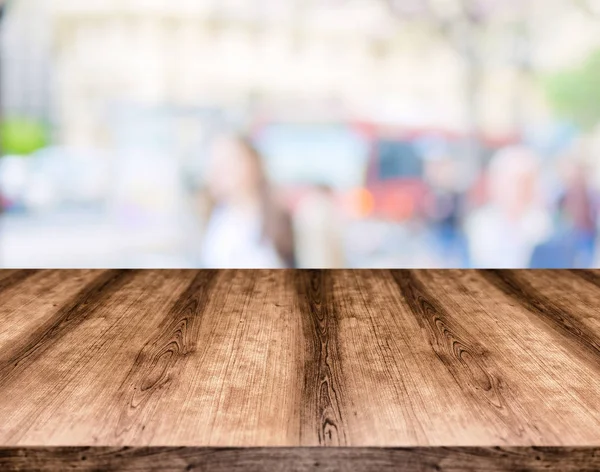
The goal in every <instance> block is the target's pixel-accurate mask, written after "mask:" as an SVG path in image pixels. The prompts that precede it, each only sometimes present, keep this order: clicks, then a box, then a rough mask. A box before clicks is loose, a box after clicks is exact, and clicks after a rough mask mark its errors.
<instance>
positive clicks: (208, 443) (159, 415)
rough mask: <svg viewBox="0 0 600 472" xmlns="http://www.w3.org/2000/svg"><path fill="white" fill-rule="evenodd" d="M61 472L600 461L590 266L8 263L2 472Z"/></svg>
mask: <svg viewBox="0 0 600 472" xmlns="http://www.w3.org/2000/svg"><path fill="white" fill-rule="evenodd" d="M306 446H308V447H306ZM67 469H68V470H207V471H208V470H210V471H221V470H245V471H252V470H282V471H283V470H327V471H329V470H365V471H366V470H373V471H386V470H438V471H440V470H443V471H446V470H456V471H459V470H460V471H462V470H515V469H518V470H538V469H539V470H548V469H551V470H561V471H564V470H600V272H596V271H468V270H412V271H406V270H391V271H390V270H369V271H363V270H334V271H324V270H323V271H319V270H316V271H301V270H288V271H281V270H272V271H271V270H198V271H191V270H143V271H134V270H104V271H98V270H66V271H65V270H39V271H35V270H29V271H28V270H4V271H0V470H67Z"/></svg>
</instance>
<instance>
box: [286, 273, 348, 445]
mask: <svg viewBox="0 0 600 472" xmlns="http://www.w3.org/2000/svg"><path fill="white" fill-rule="evenodd" d="M295 280H296V291H297V298H298V303H299V305H300V307H301V313H300V315H301V316H302V324H303V332H304V337H305V339H306V345H307V349H306V353H307V357H306V361H305V364H304V385H303V388H302V403H303V404H302V410H301V411H302V413H301V417H302V418H304V419H305V420H304V421H302V424H306V425H311V424H313V423H315V420H316V423H315V425H314V427H310V428H309V429H308V430H306V431H305V430H304V428H303V429H302V430H301V436H308V437H311V435H312V433H314V432H315V431H316V433H317V437H318V442H319V444H322V445H324V446H341V445H344V444H346V443H347V440H346V433H345V428H344V421H343V417H342V407H341V396H342V383H341V381H342V372H341V359H340V356H339V346H338V343H337V339H336V338H337V320H336V313H335V307H334V306H333V304H332V302H331V291H332V288H331V284H332V279H331V274H330V273H328V272H326V271H321V270H309V271H301V272H299V273H298V274H297V276H296V277H295Z"/></svg>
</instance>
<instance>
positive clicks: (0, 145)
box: [0, 118, 48, 155]
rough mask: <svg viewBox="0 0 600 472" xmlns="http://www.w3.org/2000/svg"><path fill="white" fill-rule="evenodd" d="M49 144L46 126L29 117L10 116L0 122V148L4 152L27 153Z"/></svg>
mask: <svg viewBox="0 0 600 472" xmlns="http://www.w3.org/2000/svg"><path fill="white" fill-rule="evenodd" d="M47 144H48V137H47V131H46V127H45V126H44V125H43V124H42V123H40V122H38V121H34V120H31V119H27V118H10V119H7V120H5V121H3V122H1V123H0V149H2V152H3V153H4V154H18V155H27V154H31V153H32V152H34V151H37V150H38V149H40V148H43V147H45V146H46V145H47Z"/></svg>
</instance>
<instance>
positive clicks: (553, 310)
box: [479, 269, 600, 367]
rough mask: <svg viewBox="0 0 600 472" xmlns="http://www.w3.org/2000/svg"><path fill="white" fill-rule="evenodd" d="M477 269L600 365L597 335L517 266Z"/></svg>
mask: <svg viewBox="0 0 600 472" xmlns="http://www.w3.org/2000/svg"><path fill="white" fill-rule="evenodd" d="M479 273H480V274H481V275H482V277H483V278H485V279H486V280H487V281H488V282H490V283H491V284H493V285H494V286H496V287H497V288H499V289H500V290H501V291H502V292H504V293H505V294H506V295H507V296H508V297H510V298H511V299H513V300H515V301H517V302H518V303H520V304H521V305H522V306H524V307H525V308H527V309H528V310H529V311H530V312H531V313H533V314H535V315H536V316H538V317H539V318H540V319H541V320H543V321H544V322H545V323H546V324H547V325H548V326H549V327H551V328H552V329H553V330H554V331H555V332H557V333H559V334H560V335H562V336H564V337H566V338H568V339H569V340H570V341H572V342H573V343H574V344H575V345H576V346H577V348H578V351H579V353H580V354H581V355H582V357H583V359H584V360H586V361H587V362H589V363H590V364H591V365H592V366H595V367H598V366H600V339H598V338H597V337H596V336H594V334H593V333H592V332H590V331H589V330H588V329H587V327H586V326H585V324H584V323H582V322H580V321H579V320H578V319H577V317H576V316H573V315H572V314H570V313H568V312H567V311H565V310H563V309H561V308H560V307H558V306H557V305H556V304H555V303H554V302H553V301H552V300H551V299H550V298H549V297H547V296H545V295H542V294H541V293H540V292H539V291H538V290H536V289H535V288H533V287H532V286H531V285H530V284H529V283H527V282H526V281H525V280H523V279H522V278H519V276H518V273H519V271H518V270H493V269H489V270H482V271H480V272H479ZM583 277H585V278H586V280H589V276H587V277H586V276H585V275H583Z"/></svg>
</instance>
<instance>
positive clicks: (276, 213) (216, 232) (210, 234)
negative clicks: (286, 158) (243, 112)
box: [200, 136, 294, 268]
mask: <svg viewBox="0 0 600 472" xmlns="http://www.w3.org/2000/svg"><path fill="white" fill-rule="evenodd" d="M207 185H208V187H207V191H208V197H209V198H210V202H211V203H210V209H208V211H206V213H207V215H208V216H207V222H206V227H205V234H204V238H203V242H202V249H201V256H200V257H201V262H202V265H203V266H205V267H216V268H284V267H293V266H294V241H293V231H292V225H291V219H290V218H289V215H288V213H287V212H286V211H284V210H283V209H282V208H281V207H280V206H279V205H278V204H277V202H276V201H275V196H274V193H273V190H272V188H271V185H270V184H269V181H268V179H267V176H266V173H265V171H264V169H263V164H262V159H261V157H260V156H259V154H258V152H257V151H256V149H255V148H254V146H253V145H252V144H251V143H250V141H249V140H248V139H246V138H244V137H241V136H223V137H221V138H219V139H217V140H216V141H215V143H214V145H213V148H212V150H211V154H210V157H209V166H208V181H207Z"/></svg>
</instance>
